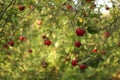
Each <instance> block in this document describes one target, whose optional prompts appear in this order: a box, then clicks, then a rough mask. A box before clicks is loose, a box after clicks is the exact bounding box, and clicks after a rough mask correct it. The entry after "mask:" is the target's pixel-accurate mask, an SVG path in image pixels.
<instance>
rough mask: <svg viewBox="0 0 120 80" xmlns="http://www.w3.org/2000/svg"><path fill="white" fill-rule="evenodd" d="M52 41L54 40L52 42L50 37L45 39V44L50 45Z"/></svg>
mask: <svg viewBox="0 0 120 80" xmlns="http://www.w3.org/2000/svg"><path fill="white" fill-rule="evenodd" d="M51 43H52V42H51V41H50V40H49V39H46V40H45V41H44V44H45V45H47V46H50V45H51Z"/></svg>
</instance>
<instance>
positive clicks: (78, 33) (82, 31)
mask: <svg viewBox="0 0 120 80" xmlns="http://www.w3.org/2000/svg"><path fill="white" fill-rule="evenodd" d="M84 34H85V30H84V29H81V28H77V29H76V35H77V36H83V35H84Z"/></svg>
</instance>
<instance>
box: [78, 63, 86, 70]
mask: <svg viewBox="0 0 120 80" xmlns="http://www.w3.org/2000/svg"><path fill="white" fill-rule="evenodd" d="M79 68H80V69H81V70H85V69H86V68H87V66H86V65H85V64H81V65H80V66H79Z"/></svg>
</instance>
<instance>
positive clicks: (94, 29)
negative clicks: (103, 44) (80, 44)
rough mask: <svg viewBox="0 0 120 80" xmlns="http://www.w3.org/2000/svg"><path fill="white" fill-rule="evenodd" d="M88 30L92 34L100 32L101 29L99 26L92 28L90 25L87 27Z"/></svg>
mask: <svg viewBox="0 0 120 80" xmlns="http://www.w3.org/2000/svg"><path fill="white" fill-rule="evenodd" d="M87 31H88V32H89V33H90V34H96V33H98V32H99V30H98V29H97V28H92V27H88V28H87Z"/></svg>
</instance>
